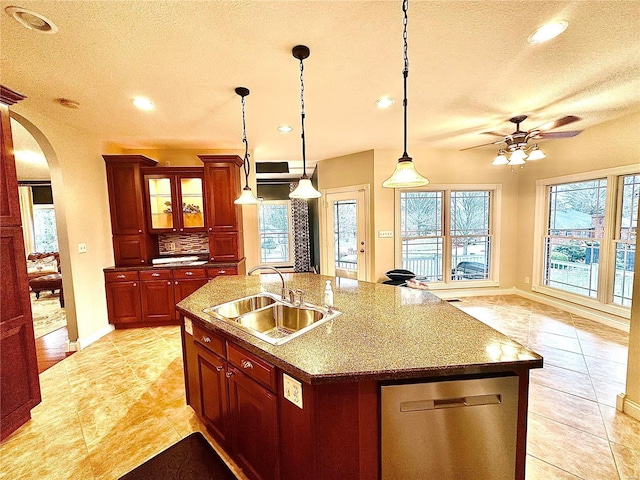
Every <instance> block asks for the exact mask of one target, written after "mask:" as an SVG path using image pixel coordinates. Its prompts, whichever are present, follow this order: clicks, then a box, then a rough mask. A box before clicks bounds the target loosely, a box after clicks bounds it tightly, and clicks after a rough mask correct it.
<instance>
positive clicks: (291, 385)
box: [282, 373, 302, 409]
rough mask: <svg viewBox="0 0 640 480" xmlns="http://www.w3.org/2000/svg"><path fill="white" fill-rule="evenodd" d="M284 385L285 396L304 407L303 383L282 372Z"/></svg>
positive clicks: (299, 406)
mask: <svg viewBox="0 0 640 480" xmlns="http://www.w3.org/2000/svg"><path fill="white" fill-rule="evenodd" d="M282 387H283V388H284V398H286V399H287V400H289V401H290V402H291V403H293V404H294V405H295V406H296V407H298V408H300V409H302V383H300V382H299V381H298V380H296V379H294V378H291V377H290V376H289V375H287V374H286V373H283V374H282Z"/></svg>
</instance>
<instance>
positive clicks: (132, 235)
mask: <svg viewBox="0 0 640 480" xmlns="http://www.w3.org/2000/svg"><path fill="white" fill-rule="evenodd" d="M103 158H104V161H105V164H106V169H107V185H108V190H109V210H110V214H111V233H112V235H113V252H114V258H115V263H116V265H117V266H132V265H144V264H146V263H148V262H149V260H150V259H151V257H152V256H154V255H157V250H158V244H157V241H156V240H155V239H154V238H152V237H151V236H150V235H149V233H148V231H147V226H146V222H145V214H144V212H145V210H144V204H143V202H142V194H143V186H142V176H141V175H142V174H141V169H142V167H145V166H147V167H149V166H154V165H156V164H157V163H158V162H156V161H155V160H152V159H150V158H147V157H145V156H143V155H103Z"/></svg>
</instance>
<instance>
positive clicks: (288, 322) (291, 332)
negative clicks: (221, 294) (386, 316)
mask: <svg viewBox="0 0 640 480" xmlns="http://www.w3.org/2000/svg"><path fill="white" fill-rule="evenodd" d="M203 311H204V313H207V314H209V315H211V316H213V317H215V318H217V319H219V320H223V321H226V322H227V323H229V324H230V325H235V326H236V327H238V328H240V329H242V330H244V331H245V332H248V333H250V334H252V335H255V336H256V337H258V338H260V339H262V340H264V341H265V342H269V343H271V344H272V345H281V344H283V343H285V342H288V341H289V340H291V339H293V338H295V337H297V336H299V335H302V334H303V333H305V332H307V331H309V330H311V329H312V328H314V327H317V326H318V325H321V324H322V323H324V322H326V321H328V320H332V319H334V318H335V317H337V316H338V315H340V312H338V311H336V310H331V311H329V310H326V309H323V308H320V307H317V306H315V305H310V304H303V305H294V304H292V303H289V302H285V301H284V300H280V299H278V298H277V297H276V296H275V295H271V294H269V293H259V294H256V295H251V296H248V297H243V298H239V299H237V300H233V301H231V302H227V303H223V304H221V305H216V306H213V307H208V308H205V309H204V310H203Z"/></svg>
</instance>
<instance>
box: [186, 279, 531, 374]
mask: <svg viewBox="0 0 640 480" xmlns="http://www.w3.org/2000/svg"><path fill="white" fill-rule="evenodd" d="M284 278H285V281H286V288H287V290H288V289H294V290H295V289H298V288H300V289H302V290H304V291H305V296H304V298H305V302H307V303H310V304H314V305H322V297H323V292H324V286H325V282H326V280H331V281H332V285H333V292H334V306H335V309H336V310H339V311H340V312H342V314H341V315H339V316H337V317H336V318H335V319H333V320H330V321H328V322H326V323H324V324H322V325H318V326H317V327H315V328H313V329H311V330H309V331H308V332H305V333H304V334H302V335H300V336H299V337H297V338H293V339H292V340H290V341H288V342H287V343H284V344H281V345H271V344H269V343H267V342H264V341H262V340H260V339H259V338H257V337H255V336H253V335H251V334H249V333H247V332H245V331H244V330H241V329H240V328H238V327H235V326H233V325H232V324H230V323H227V322H225V321H223V320H219V319H217V318H215V317H213V316H211V315H208V314H206V313H204V312H203V310H204V309H205V308H207V307H210V306H213V305H219V304H221V303H225V302H228V301H231V300H235V299H238V298H241V297H245V296H249V295H254V294H256V293H260V292H270V293H273V294H275V295H278V296H279V295H280V290H281V282H280V278H279V277H278V276H277V275H275V274H262V275H258V274H257V273H256V274H254V275H251V276H245V275H237V276H228V277H217V278H215V279H213V280H212V281H210V282H209V283H208V284H207V285H205V286H203V287H202V288H200V289H199V290H197V291H196V292H194V293H193V294H192V295H190V296H189V297H187V298H185V299H184V300H182V301H181V302H180V303H179V304H178V305H177V308H178V310H179V311H180V312H181V313H182V314H184V315H186V316H188V317H189V318H191V319H192V320H194V321H196V322H197V323H198V324H199V325H201V326H203V327H205V328H208V329H211V330H213V331H215V332H217V333H219V334H221V335H222V336H225V337H227V338H230V339H231V340H233V341H234V342H235V343H237V344H238V345H240V346H242V347H244V348H246V349H247V350H249V351H251V352H252V353H254V354H256V355H258V356H260V357H261V358H263V359H265V360H267V361H268V362H270V363H272V364H274V365H276V366H277V367H279V368H281V369H282V370H284V371H285V372H287V373H289V374H290V375H292V376H295V377H296V378H298V379H299V380H302V381H304V382H307V383H311V384H315V383H326V382H345V381H362V380H392V379H406V378H424V377H430V376H444V375H469V374H482V373H493V372H504V371H513V370H522V369H525V370H526V369H531V368H540V367H542V357H541V356H540V355H538V354H536V353H534V352H532V351H531V350H528V349H526V348H525V347H523V346H522V345H520V344H518V343H517V342H515V341H513V340H511V339H510V338H508V337H506V336H505V335H503V334H501V333H499V332H498V331H496V330H494V329H493V328H491V327H489V326H487V325H486V324H484V323H482V322H480V321H479V320H476V319H475V318H473V317H471V316H470V315H468V314H466V313H464V312H462V311H461V310H459V309H457V308H455V307H453V306H452V305H449V304H448V303H447V302H446V301H443V300H440V299H439V298H438V297H436V296H435V295H433V294H431V293H430V292H427V291H423V290H417V289H411V288H402V287H394V286H390V285H383V284H379V283H370V282H359V281H356V280H348V279H343V278H334V277H327V276H324V275H315V274H311V273H297V274H284Z"/></svg>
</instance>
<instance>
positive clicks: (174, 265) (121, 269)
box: [104, 260, 244, 272]
mask: <svg viewBox="0 0 640 480" xmlns="http://www.w3.org/2000/svg"><path fill="white" fill-rule="evenodd" d="M240 264H243V265H244V260H243V261H241V262H238V261H237V260H236V261H228V262H195V263H194V264H189V263H182V264H177V263H159V264H157V265H135V266H127V267H107V268H105V269H104V271H105V272H135V271H140V270H150V269H153V270H156V269H165V268H166V269H169V270H176V269H178V268H225V267H228V268H235V267H238V265H240Z"/></svg>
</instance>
